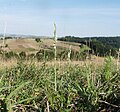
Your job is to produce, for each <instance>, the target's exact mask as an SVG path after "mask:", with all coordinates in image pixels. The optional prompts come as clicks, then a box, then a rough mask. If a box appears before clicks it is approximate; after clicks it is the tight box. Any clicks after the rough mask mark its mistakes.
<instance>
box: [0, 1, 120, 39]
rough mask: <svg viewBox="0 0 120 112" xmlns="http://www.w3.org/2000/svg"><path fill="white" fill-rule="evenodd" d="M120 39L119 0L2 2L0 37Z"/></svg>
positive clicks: (0, 3) (0, 7)
mask: <svg viewBox="0 0 120 112" xmlns="http://www.w3.org/2000/svg"><path fill="white" fill-rule="evenodd" d="M54 23H56V25H57V36H68V35H71V36H79V37H84V36H118V35H120V0H0V33H3V32H4V27H5V24H7V26H6V33H9V34H25V35H39V36H53V30H54Z"/></svg>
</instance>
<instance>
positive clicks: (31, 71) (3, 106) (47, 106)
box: [0, 56, 120, 112]
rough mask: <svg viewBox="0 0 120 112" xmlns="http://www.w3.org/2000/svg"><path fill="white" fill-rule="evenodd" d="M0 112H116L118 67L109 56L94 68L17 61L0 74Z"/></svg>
mask: <svg viewBox="0 0 120 112" xmlns="http://www.w3.org/2000/svg"><path fill="white" fill-rule="evenodd" d="M55 74H56V82H55ZM55 83H56V84H55ZM55 86H56V88H55ZM0 111H1V112H7V111H9V112H13V111H14V112H103V111H104V112H119V111H120V69H119V66H118V65H116V64H115V63H113V58H112V57H111V56H109V57H107V58H106V59H105V62H104V64H103V65H102V66H97V67H96V66H94V64H92V63H85V64H84V66H78V65H72V62H71V61H69V62H68V64H66V65H58V64H57V65H54V66H51V67H50V66H49V65H47V64H46V63H45V62H44V63H43V64H41V65H39V66H36V65H35V64H34V63H33V62H32V63H30V64H26V63H24V62H23V61H18V63H17V65H16V66H13V67H11V68H4V69H1V70H0Z"/></svg>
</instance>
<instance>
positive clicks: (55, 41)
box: [54, 24, 57, 91]
mask: <svg viewBox="0 0 120 112" xmlns="http://www.w3.org/2000/svg"><path fill="white" fill-rule="evenodd" d="M56 43H57V37H56V24H54V55H55V57H54V61H55V67H54V72H55V91H57V78H56V77H57V76H56V57H57V50H56Z"/></svg>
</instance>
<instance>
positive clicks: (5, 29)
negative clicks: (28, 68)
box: [3, 23, 7, 47]
mask: <svg viewBox="0 0 120 112" xmlns="http://www.w3.org/2000/svg"><path fill="white" fill-rule="evenodd" d="M6 28H7V23H5V27H4V34H3V47H5V36H6Z"/></svg>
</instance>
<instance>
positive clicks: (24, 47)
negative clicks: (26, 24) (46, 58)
mask: <svg viewBox="0 0 120 112" xmlns="http://www.w3.org/2000/svg"><path fill="white" fill-rule="evenodd" d="M41 41H42V42H41V43H37V42H36V41H35V40H34V39H8V40H6V44H8V48H4V50H5V51H14V52H16V53H18V52H21V51H25V52H27V53H36V52H37V51H39V50H40V49H53V44H54V40H52V39H41ZM0 43H2V41H1V40H0ZM70 45H72V49H73V50H76V51H78V50H79V44H78V43H74V42H62V41H58V42H57V46H58V48H60V49H63V48H66V49H69V46H70Z"/></svg>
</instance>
